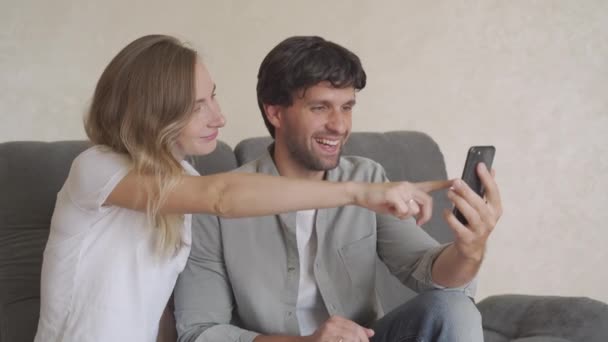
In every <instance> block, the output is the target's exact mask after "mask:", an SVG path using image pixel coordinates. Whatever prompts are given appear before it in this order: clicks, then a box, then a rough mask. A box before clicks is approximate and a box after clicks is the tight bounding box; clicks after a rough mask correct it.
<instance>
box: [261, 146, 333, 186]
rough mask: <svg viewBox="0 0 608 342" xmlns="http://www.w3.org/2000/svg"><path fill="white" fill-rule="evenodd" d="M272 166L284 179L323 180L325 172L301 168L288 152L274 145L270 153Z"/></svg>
mask: <svg viewBox="0 0 608 342" xmlns="http://www.w3.org/2000/svg"><path fill="white" fill-rule="evenodd" d="M271 153H272V159H273V160H274V164H275V165H276V167H277V170H278V171H279V174H280V175H281V176H284V177H290V178H300V179H315V180H323V178H324V177H325V171H316V170H310V169H307V168H304V167H302V166H301V165H300V164H299V163H298V162H297V161H295V160H293V159H292V158H291V157H290V155H289V151H288V150H287V148H286V147H284V145H278V144H275V145H274V150H273V151H271Z"/></svg>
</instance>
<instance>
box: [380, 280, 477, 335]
mask: <svg viewBox="0 0 608 342" xmlns="http://www.w3.org/2000/svg"><path fill="white" fill-rule="evenodd" d="M372 329H374V331H375V333H376V334H375V335H374V337H372V338H371V340H370V341H372V342H461V341H462V342H478V341H479V342H483V330H482V328H481V315H480V313H479V311H478V310H477V307H476V306H475V304H474V303H473V301H472V300H471V299H470V298H469V297H467V296H465V295H464V294H463V293H462V292H459V291H450V290H443V291H442V290H435V291H429V292H425V293H421V294H419V295H418V296H416V297H415V298H413V299H412V300H410V301H408V302H406V303H404V304H402V305H401V306H399V307H398V308H396V309H395V310H393V311H391V312H389V313H388V314H386V315H385V316H384V317H382V318H381V319H380V320H378V321H377V322H376V323H375V324H374V325H373V326H372Z"/></svg>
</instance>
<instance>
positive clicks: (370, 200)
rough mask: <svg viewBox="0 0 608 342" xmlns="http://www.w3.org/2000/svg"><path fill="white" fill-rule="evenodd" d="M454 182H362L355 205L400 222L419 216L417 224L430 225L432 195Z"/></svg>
mask: <svg viewBox="0 0 608 342" xmlns="http://www.w3.org/2000/svg"><path fill="white" fill-rule="evenodd" d="M452 183H453V182H452V181H449V180H445V181H429V182H420V183H409V182H387V183H372V184H364V183H359V185H361V186H362V188H359V189H358V190H359V191H357V192H356V195H355V203H356V204H357V205H359V206H362V207H365V208H368V209H370V210H373V211H376V212H379V213H383V214H391V215H394V216H396V217H398V218H400V219H406V218H409V217H413V216H415V217H416V221H417V223H418V225H422V224H424V223H425V222H427V221H428V220H429V219H430V218H431V215H432V207H433V205H432V204H433V199H432V197H431V196H430V195H429V194H428V193H429V192H432V191H435V190H439V189H445V188H448V187H450V186H451V185H452Z"/></svg>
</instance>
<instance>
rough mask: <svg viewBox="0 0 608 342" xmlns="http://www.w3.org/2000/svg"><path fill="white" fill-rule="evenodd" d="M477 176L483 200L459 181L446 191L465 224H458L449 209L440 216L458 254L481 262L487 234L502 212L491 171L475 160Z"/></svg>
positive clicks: (492, 228)
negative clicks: (480, 184) (452, 235)
mask: <svg viewBox="0 0 608 342" xmlns="http://www.w3.org/2000/svg"><path fill="white" fill-rule="evenodd" d="M477 175H479V178H480V179H481V182H482V184H483V186H484V187H485V189H486V192H485V200H484V199H483V198H481V197H479V196H478V195H477V194H476V193H475V192H474V191H473V190H471V188H469V186H468V185H467V184H466V183H465V182H463V181H461V180H456V181H455V182H454V185H453V186H452V188H451V189H450V190H449V191H448V198H449V199H450V200H451V201H452V202H453V203H454V205H455V206H456V208H458V210H460V212H461V213H462V214H463V215H464V217H465V218H466V219H467V221H468V225H466V226H465V225H463V224H462V223H460V221H458V219H456V217H455V216H454V214H453V213H452V211H449V210H446V212H445V213H444V215H445V219H446V220H447V222H448V224H449V226H450V228H452V230H453V231H454V234H455V238H456V239H455V241H454V247H455V248H456V250H457V251H458V252H459V254H461V256H463V257H464V258H466V259H469V260H471V261H475V262H481V260H482V258H483V255H484V253H485V249H486V243H487V241H488V237H489V236H490V234H491V233H492V231H493V230H494V227H496V223H497V222H498V219H499V218H500V216H501V215H502V203H501V200H500V193H499V191H498V185H497V184H496V182H495V181H494V170H492V174H490V172H488V169H487V168H486V166H485V164H483V163H479V164H478V165H477Z"/></svg>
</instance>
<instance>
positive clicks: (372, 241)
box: [338, 232, 376, 292]
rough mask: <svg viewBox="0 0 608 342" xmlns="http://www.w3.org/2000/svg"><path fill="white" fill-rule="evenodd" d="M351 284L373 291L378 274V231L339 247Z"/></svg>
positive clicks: (363, 289) (365, 290)
mask: <svg viewBox="0 0 608 342" xmlns="http://www.w3.org/2000/svg"><path fill="white" fill-rule="evenodd" d="M338 253H339V254H340V258H341V259H342V262H343V263H344V268H345V269H346V272H347V273H348V277H349V279H350V282H351V286H353V287H355V288H357V289H358V290H361V291H363V292H369V291H373V288H374V281H375V274H376V264H375V262H376V232H374V233H372V234H370V235H367V236H365V237H363V238H361V239H359V240H356V241H353V242H351V243H349V244H347V245H345V246H343V247H341V248H340V249H338Z"/></svg>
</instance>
